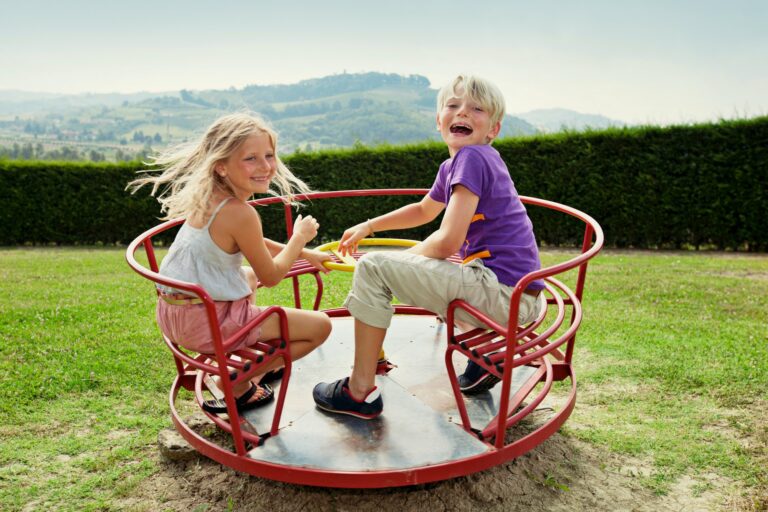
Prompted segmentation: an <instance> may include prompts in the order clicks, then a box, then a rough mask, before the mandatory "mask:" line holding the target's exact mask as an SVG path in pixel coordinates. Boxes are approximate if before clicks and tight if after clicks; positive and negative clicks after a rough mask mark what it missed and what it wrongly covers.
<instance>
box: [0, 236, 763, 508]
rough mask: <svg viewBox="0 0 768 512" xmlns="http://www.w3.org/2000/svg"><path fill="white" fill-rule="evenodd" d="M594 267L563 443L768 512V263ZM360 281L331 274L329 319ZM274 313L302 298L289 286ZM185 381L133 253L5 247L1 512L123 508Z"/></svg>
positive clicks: (634, 262)
mask: <svg viewBox="0 0 768 512" xmlns="http://www.w3.org/2000/svg"><path fill="white" fill-rule="evenodd" d="M542 257H543V260H544V263H545V264H549V263H553V262H555V261H559V260H562V259H563V258H564V254H563V253H561V252H558V251H552V252H544V253H543V255H542ZM590 267H591V268H590V272H589V275H588V278H587V291H586V294H585V298H584V305H585V319H584V323H583V325H582V328H581V330H580V333H579V336H578V341H577V345H576V357H575V361H576V373H577V377H578V382H579V384H578V385H579V399H578V401H577V404H576V409H575V411H574V413H573V415H572V416H571V418H570V419H569V421H568V422H567V423H566V424H565V427H564V429H563V432H564V434H565V435H570V436H574V437H578V438H579V439H582V440H586V441H589V442H591V443H594V444H595V445H598V446H600V447H602V448H604V449H606V450H609V451H611V452H614V453H617V454H621V455H626V456H631V457H635V458H638V459H642V460H645V461H649V464H650V465H651V466H652V468H653V470H652V471H651V473H650V474H648V475H647V476H645V477H644V479H645V480H644V481H645V483H646V485H647V486H648V487H650V488H652V489H654V490H655V491H657V492H659V493H664V492H665V491H666V490H667V489H668V488H669V486H670V485H672V484H673V483H674V482H675V481H676V480H677V479H678V478H680V477H681V476H682V475H684V474H687V475H690V476H696V475H702V474H710V475H711V474H714V475H717V476H718V477H722V478H727V479H730V480H732V481H735V482H738V483H739V484H740V485H741V486H743V488H744V489H745V492H747V493H748V494H749V495H751V496H753V497H757V498H754V499H753V503H755V508H759V507H761V506H762V507H765V506H768V505H767V504H766V503H767V502H766V501H761V500H762V499H765V498H761V496H765V494H764V493H765V492H766V490H768V469H766V468H767V467H768V455H766V446H767V445H768V417H767V413H766V410H767V409H768V391H767V390H768V371H767V370H768V293H766V287H767V286H768V256H766V255H741V254H727V253H726V254H723V253H680V252H674V253H670V252H660V253H652V252H610V251H609V252H605V253H603V254H601V255H600V256H598V258H597V259H596V260H595V261H594V262H593V263H592V264H591V266H590ZM349 281H350V275H349V274H345V273H340V272H335V273H332V274H330V275H329V276H327V277H326V296H325V298H324V302H323V305H322V307H332V306H337V305H339V304H340V303H341V301H342V300H343V297H344V296H345V294H346V291H347V289H348V288H349ZM313 282H314V280H313V279H308V280H307V281H305V282H304V285H306V286H307V287H308V288H311V286H310V284H311V283H313ZM259 302H260V303H262V304H272V303H277V304H283V305H292V303H293V301H292V298H291V296H290V290H289V288H288V287H287V286H283V285H281V286H279V287H277V288H276V289H272V290H262V291H260V295H259ZM174 374H175V367H174V365H173V363H172V360H171V355H170V353H169V352H168V350H167V349H166V348H165V346H164V345H163V344H162V343H161V341H160V339H159V337H158V333H157V328H156V326H155V323H154V298H153V293H152V290H151V286H150V285H149V283H148V282H147V281H145V280H143V279H141V278H140V277H139V276H137V275H136V274H134V273H133V272H132V271H131V270H130V269H129V268H128V266H127V265H126V264H125V261H124V258H123V251H122V250H118V249H97V248H90V249H89V248H65V249H58V248H56V249H2V250H0V379H1V380H2V382H0V384H1V385H0V439H2V443H1V444H0V510H18V509H22V508H24V507H25V506H26V507H29V508H31V509H35V510H38V509H39V510H48V509H64V510H111V509H114V505H113V503H114V501H115V500H116V499H118V498H120V497H124V496H126V495H130V493H131V490H132V489H133V488H134V487H135V486H136V485H137V484H138V483H139V482H141V481H142V480H143V479H145V478H148V477H151V475H152V474H153V473H154V472H156V471H157V467H156V463H155V462H153V460H154V459H153V458H152V457H149V456H148V455H149V454H151V452H153V451H154V450H156V447H155V446H156V445H155V443H156V439H157V433H158V431H159V430H160V429H163V428H166V427H168V426H169V425H170V419H169V414H168V405H167V393H168V388H169V386H170V383H171V380H172V378H173V376H174ZM702 485H704V484H702Z"/></svg>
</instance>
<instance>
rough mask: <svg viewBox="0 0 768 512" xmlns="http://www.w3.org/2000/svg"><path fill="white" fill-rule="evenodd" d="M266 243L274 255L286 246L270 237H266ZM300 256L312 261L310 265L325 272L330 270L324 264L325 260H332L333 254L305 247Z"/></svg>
mask: <svg viewBox="0 0 768 512" xmlns="http://www.w3.org/2000/svg"><path fill="white" fill-rule="evenodd" d="M264 243H265V244H266V246H267V250H268V251H269V253H270V254H271V255H272V256H274V255H276V254H279V253H280V251H282V250H283V249H284V248H285V244H281V243H280V242H275V241H274V240H270V239H269V238H265V239H264ZM299 258H304V259H305V260H307V261H308V262H309V263H310V265H312V266H313V267H315V268H316V269H317V270H319V271H321V272H323V273H325V274H327V273H328V272H330V271H329V270H328V269H327V268H325V267H324V266H323V262H324V261H331V260H332V259H333V258H331V255H330V254H328V253H325V252H320V251H315V250H314V249H308V248H306V247H305V248H304V249H302V250H301V252H300V253H299Z"/></svg>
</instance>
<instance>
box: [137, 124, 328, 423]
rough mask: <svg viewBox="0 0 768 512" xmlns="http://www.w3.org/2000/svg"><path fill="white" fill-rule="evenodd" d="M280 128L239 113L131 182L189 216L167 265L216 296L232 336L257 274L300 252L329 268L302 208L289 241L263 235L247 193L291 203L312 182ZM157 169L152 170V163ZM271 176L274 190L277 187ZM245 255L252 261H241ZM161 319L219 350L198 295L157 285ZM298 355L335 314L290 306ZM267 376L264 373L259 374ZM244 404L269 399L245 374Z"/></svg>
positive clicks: (170, 331) (262, 333) (272, 329)
mask: <svg viewBox="0 0 768 512" xmlns="http://www.w3.org/2000/svg"><path fill="white" fill-rule="evenodd" d="M276 148H277V134H276V133H275V132H274V131H273V130H272V129H270V128H269V127H268V126H267V125H266V123H265V122H264V121H263V120H262V119H261V118H259V117H257V116H255V115H252V114H245V113H238V114H231V115H227V116H224V117H222V118H220V119H218V120H217V121H215V122H214V123H213V124H212V125H211V126H210V127H209V128H208V130H207V132H206V133H205V135H204V136H203V137H202V139H201V140H199V141H197V142H195V143H192V144H190V145H185V146H181V147H179V148H176V149H174V150H170V151H168V152H166V153H163V154H160V155H159V156H157V157H155V158H154V159H153V165H154V166H155V167H159V168H160V170H161V173H160V174H159V175H152V176H144V177H142V178H139V179H136V180H134V181H132V182H131V183H129V185H128V186H129V187H132V192H135V191H136V190H137V189H139V188H140V187H142V186H143V185H146V184H149V183H151V184H152V195H155V193H156V192H157V191H158V189H159V188H160V186H161V185H165V188H164V190H163V191H162V192H161V194H160V195H159V197H158V201H160V203H161V204H162V211H163V212H164V213H165V217H164V218H165V219H173V218H179V217H185V218H186V222H185V223H184V224H183V225H182V227H181V229H180V230H179V232H178V234H177V235H176V239H175V240H174V242H173V244H172V245H171V247H170V249H169V250H168V254H167V256H166V257H165V258H164V259H163V262H162V264H161V265H160V273H161V274H162V275H164V276H168V277H172V278H174V279H179V280H182V281H188V282H192V283H197V284H200V285H201V286H202V287H203V288H205V289H206V291H207V292H208V293H209V294H210V295H211V297H212V298H213V299H214V301H215V302H216V311H217V315H218V319H219V325H220V326H221V334H222V337H223V338H225V339H226V338H227V337H228V336H231V335H232V334H233V333H234V332H236V331H237V330H238V329H239V328H240V327H242V326H243V325H244V324H245V323H246V322H248V321H249V320H250V319H251V318H253V317H255V316H256V315H258V314H259V312H260V308H258V307H256V306H255V305H254V304H253V303H252V301H253V298H254V296H255V293H254V292H255V290H256V285H257V282H260V283H261V284H262V285H264V286H268V287H271V286H274V285H276V284H277V283H279V282H280V281H281V280H282V279H283V277H284V276H285V274H286V273H287V272H288V270H289V269H290V268H291V265H292V264H293V263H294V261H296V259H297V258H299V257H301V258H305V259H306V260H307V261H309V262H310V263H311V264H312V265H313V266H314V267H315V268H317V269H318V270H320V271H323V272H327V270H326V269H325V267H323V265H322V262H323V261H325V260H328V259H330V256H329V255H327V254H325V253H321V252H317V251H313V250H310V249H306V248H305V245H306V244H307V243H308V242H309V241H310V240H312V239H313V238H314V237H315V236H316V235H317V229H318V227H319V224H318V222H317V221H316V220H315V219H314V218H313V217H312V216H307V217H302V216H301V215H299V216H298V217H297V218H296V222H295V224H294V227H293V236H291V239H290V240H289V241H288V243H287V244H285V245H283V244H280V243H277V242H274V241H272V240H269V239H267V238H264V235H263V232H262V227H261V219H260V217H259V215H258V214H257V213H256V210H254V209H253V208H252V207H251V206H249V205H248V203H247V201H248V199H249V198H250V197H251V196H253V195H254V194H257V193H258V194H264V193H273V194H277V195H282V196H285V197H286V198H287V199H288V200H289V201H293V194H294V192H298V193H304V192H308V191H309V189H308V187H307V186H306V185H305V184H304V183H303V182H302V181H301V180H299V179H298V178H297V177H296V176H294V175H293V174H292V173H291V172H290V171H289V170H288V168H287V167H286V166H285V164H283V162H282V161H280V158H279V157H278V156H277V154H276ZM145 172H150V171H145ZM273 182H274V184H275V185H276V188H277V191H276V192H273V191H272V189H271V188H270V185H271V184H272V183H273ZM243 257H245V259H246V260H248V263H250V267H243V266H241V265H242V262H243ZM159 288H160V298H159V300H158V303H157V322H158V325H159V326H160V329H161V330H162V331H163V333H164V334H165V335H166V336H167V337H168V338H169V339H170V340H171V341H173V342H174V343H177V344H179V345H181V346H183V347H186V348H188V349H190V350H193V351H195V352H201V353H213V351H214V349H213V340H212V339H211V333H210V327H209V325H208V320H207V317H206V315H205V308H204V306H203V305H202V303H201V302H202V301H201V299H199V298H197V297H194V296H189V295H185V294H183V293H179V291H178V290H174V289H172V288H166V287H163V286H160V287H159ZM285 312H286V314H287V317H288V331H289V335H290V351H291V357H292V359H293V360H296V359H299V358H301V357H303V356H305V355H307V354H308V353H309V352H311V351H312V350H314V349H315V348H317V347H318V346H319V345H320V344H321V343H323V341H325V339H326V338H327V337H328V335H329V334H330V332H331V322H330V319H329V318H328V316H326V315H325V314H324V313H321V312H318V311H305V310H300V309H291V308H285ZM279 335H280V323H279V319H278V317H277V315H271V316H270V317H269V318H268V319H267V320H266V321H265V322H264V323H263V324H261V326H260V328H255V329H252V330H251V331H250V332H249V333H248V334H247V335H246V336H244V337H243V338H242V339H241V340H240V341H239V342H238V344H237V346H235V347H232V348H231V349H230V351H234V350H237V349H240V348H243V347H247V346H250V345H252V344H254V343H255V342H256V341H258V340H260V339H261V340H269V339H275V338H277V337H278V336H279ZM279 366H280V361H279V360H273V361H271V362H270V363H269V364H268V365H265V366H264V368H263V372H262V374H261V375H264V374H265V373H266V372H269V374H268V375H271V376H272V377H273V378H274V377H276V374H277V372H279V370H278V369H277V367H279ZM258 378H261V380H262V381H263V380H266V379H265V378H263V377H260V376H257V378H255V379H254V380H258ZM234 393H235V397H237V400H236V402H237V404H238V409H239V410H247V409H250V408H253V407H256V406H258V405H262V404H264V403H266V402H267V401H269V400H270V399H271V398H272V395H273V392H272V389H271V388H270V387H269V386H268V385H267V384H265V383H260V384H257V383H256V382H247V381H246V382H242V383H240V384H238V385H237V386H235V388H234ZM203 407H204V408H205V409H206V410H208V411H210V412H226V405H225V403H224V401H223V400H208V401H206V402H205V403H204V404H203Z"/></svg>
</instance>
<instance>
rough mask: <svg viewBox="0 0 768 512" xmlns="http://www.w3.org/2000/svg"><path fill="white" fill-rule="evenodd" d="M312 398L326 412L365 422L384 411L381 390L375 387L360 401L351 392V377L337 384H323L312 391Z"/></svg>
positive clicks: (340, 380) (338, 381)
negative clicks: (360, 419) (347, 415)
mask: <svg viewBox="0 0 768 512" xmlns="http://www.w3.org/2000/svg"><path fill="white" fill-rule="evenodd" d="M312 398H314V399H315V404H317V406H318V407H319V408H321V409H323V410H325V411H328V412H333V413H337V414H349V415H350V416H355V417H357V418H362V419H364V420H372V419H373V418H375V417H376V416H378V415H379V414H381V411H382V410H383V409H384V400H382V398H381V391H379V388H377V387H374V388H373V389H372V390H370V391H369V392H368V394H367V395H366V396H365V398H363V399H362V400H358V399H356V398H354V397H353V396H352V393H351V392H350V391H349V377H345V378H343V379H339V380H337V381H335V382H321V383H320V384H318V385H316V386H315V389H313V390H312Z"/></svg>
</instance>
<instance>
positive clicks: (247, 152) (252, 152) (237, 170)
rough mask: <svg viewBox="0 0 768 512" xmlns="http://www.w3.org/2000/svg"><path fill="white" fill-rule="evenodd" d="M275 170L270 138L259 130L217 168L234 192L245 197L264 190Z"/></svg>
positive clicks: (275, 163) (264, 191)
mask: <svg viewBox="0 0 768 512" xmlns="http://www.w3.org/2000/svg"><path fill="white" fill-rule="evenodd" d="M276 170H277V161H276V158H275V151H274V148H273V147H272V140H271V139H270V137H269V135H267V134H266V133H263V132H262V133H255V134H253V135H251V136H249V137H248V138H247V139H245V141H244V142H243V144H242V145H241V146H240V148H238V149H237V151H235V152H234V153H232V155H230V157H229V158H227V159H226V160H224V161H223V162H222V163H221V164H219V168H217V170H216V172H218V173H219V175H221V176H222V177H223V178H225V179H226V181H227V183H228V184H229V186H230V187H231V188H232V192H234V194H235V196H236V197H238V198H240V199H242V200H243V201H245V200H247V199H248V198H250V197H251V196H252V195H254V194H264V193H266V192H267V191H268V190H269V184H270V182H271V181H272V178H274V176H275V172H276Z"/></svg>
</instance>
